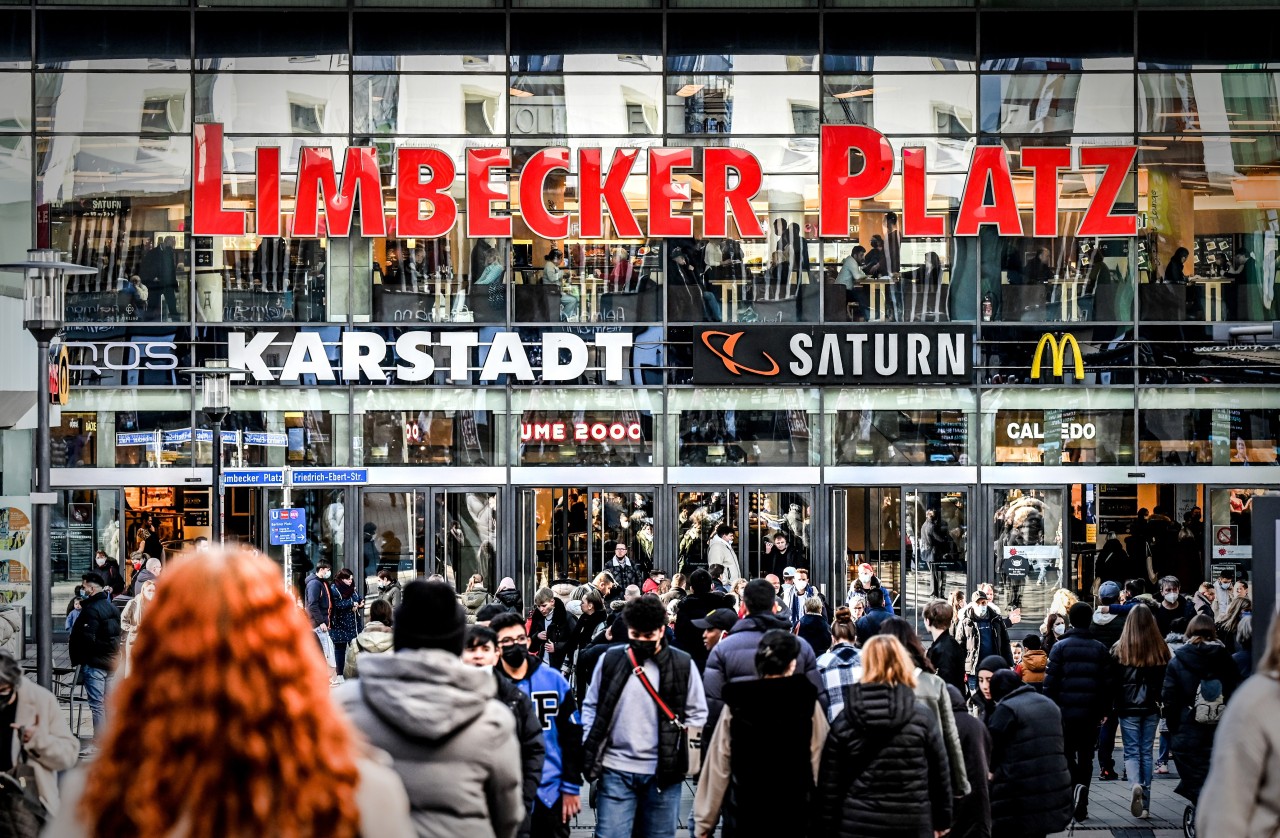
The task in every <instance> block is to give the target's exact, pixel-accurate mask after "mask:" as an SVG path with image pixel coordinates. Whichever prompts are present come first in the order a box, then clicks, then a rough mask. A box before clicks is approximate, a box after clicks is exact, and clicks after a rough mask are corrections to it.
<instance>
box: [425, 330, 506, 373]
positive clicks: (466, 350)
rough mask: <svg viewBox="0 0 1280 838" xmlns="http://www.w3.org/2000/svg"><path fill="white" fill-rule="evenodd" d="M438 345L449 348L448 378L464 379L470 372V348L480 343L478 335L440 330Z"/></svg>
mask: <svg viewBox="0 0 1280 838" xmlns="http://www.w3.org/2000/svg"><path fill="white" fill-rule="evenodd" d="M500 334H510V332H503V333H500ZM494 343H495V344H496V343H497V341H494ZM440 345H441V346H446V347H448V348H449V378H450V379H451V380H453V381H466V380H467V378H468V373H469V372H470V361H471V352H470V350H471V349H472V347H476V346H479V345H480V337H479V335H477V334H476V333H475V332H441V333H440Z"/></svg>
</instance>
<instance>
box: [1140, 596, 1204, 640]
mask: <svg viewBox="0 0 1280 838" xmlns="http://www.w3.org/2000/svg"><path fill="white" fill-rule="evenodd" d="M1155 600H1156V602H1155V606H1154V607H1152V609H1151V613H1153V614H1155V615H1156V628H1158V629H1160V636H1161V637H1168V636H1169V633H1170V632H1171V631H1173V623H1174V621H1175V620H1188V621H1189V620H1190V619H1191V618H1192V617H1194V616H1195V615H1196V609H1195V607H1194V606H1193V605H1192V604H1191V600H1189V599H1187V598H1186V597H1181V601H1180V602H1179V603H1178V605H1177V606H1176V607H1174V608H1165V607H1164V603H1163V602H1161V601H1160V592H1159V591H1157V592H1156V594H1155ZM1183 628H1185V626H1184V627H1183Z"/></svg>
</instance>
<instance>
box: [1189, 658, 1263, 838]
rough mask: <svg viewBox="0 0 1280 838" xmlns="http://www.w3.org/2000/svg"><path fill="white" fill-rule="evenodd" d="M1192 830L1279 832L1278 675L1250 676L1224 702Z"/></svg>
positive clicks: (1235, 836) (1236, 836)
mask: <svg viewBox="0 0 1280 838" xmlns="http://www.w3.org/2000/svg"><path fill="white" fill-rule="evenodd" d="M1196 834H1197V835H1207V836H1212V838H1217V836H1223V838H1226V836H1231V838H1274V836H1276V835H1280V680H1277V679H1276V678H1274V677H1271V676H1269V675H1266V674H1259V675H1254V676H1253V677H1252V678H1250V679H1249V680H1248V681H1245V682H1244V685H1243V686H1242V687H1240V688H1239V689H1237V690H1236V691H1235V693H1234V694H1233V695H1232V696H1231V700H1230V701H1228V702H1227V710H1226V712H1225V713H1224V714H1223V716H1222V721H1220V722H1219V723H1218V732H1217V733H1216V734H1214V738H1213V757H1212V760H1211V761H1210V763H1209V779H1208V780H1206V781H1205V784H1204V788H1203V789H1202V790H1201V791H1200V805H1199V806H1197V807H1196Z"/></svg>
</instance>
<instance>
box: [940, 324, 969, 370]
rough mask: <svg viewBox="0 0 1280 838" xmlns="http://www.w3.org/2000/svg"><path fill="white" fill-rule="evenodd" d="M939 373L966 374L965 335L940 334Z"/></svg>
mask: <svg viewBox="0 0 1280 838" xmlns="http://www.w3.org/2000/svg"><path fill="white" fill-rule="evenodd" d="M937 339H938V375H964V335H963V334H960V333H959V332H957V333H955V334H951V335H946V334H940V335H938V338H937Z"/></svg>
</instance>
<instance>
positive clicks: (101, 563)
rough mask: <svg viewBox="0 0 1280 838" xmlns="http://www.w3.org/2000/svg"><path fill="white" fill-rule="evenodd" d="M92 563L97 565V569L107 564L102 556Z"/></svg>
mask: <svg viewBox="0 0 1280 838" xmlns="http://www.w3.org/2000/svg"><path fill="white" fill-rule="evenodd" d="M94 561H95V562H96V563H97V565H98V567H102V566H103V565H105V564H106V563H107V560H106V559H104V558H103V557H102V556H99V557H98V558H96V559H94Z"/></svg>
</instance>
